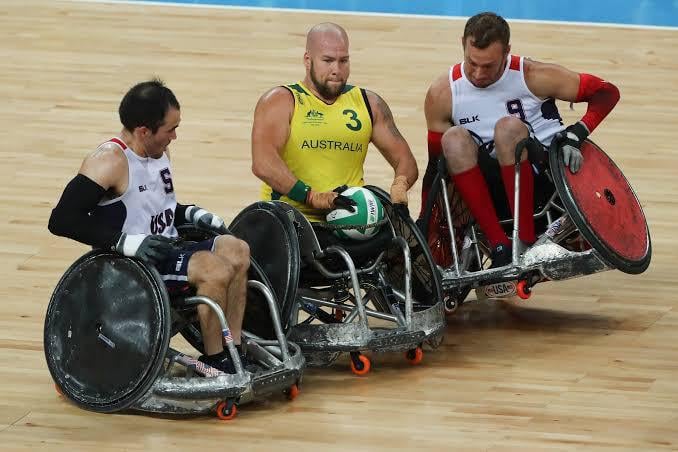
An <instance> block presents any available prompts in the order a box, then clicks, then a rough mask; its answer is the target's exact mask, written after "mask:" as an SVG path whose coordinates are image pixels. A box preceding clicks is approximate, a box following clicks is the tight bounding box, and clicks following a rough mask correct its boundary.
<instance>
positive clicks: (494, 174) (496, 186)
mask: <svg viewBox="0 0 678 452" xmlns="http://www.w3.org/2000/svg"><path fill="white" fill-rule="evenodd" d="M493 149H494V142H492V141H491V142H489V143H484V144H482V145H481V146H480V147H479V148H478V166H479V167H480V171H481V172H482V173H483V176H484V177H485V180H486V181H487V186H488V188H489V190H490V196H492V202H493V204H494V208H495V209H496V211H497V216H498V217H499V219H500V220H507V219H510V218H512V215H511V209H510V207H509V203H508V199H507V198H506V190H505V189H504V180H503V179H502V177H501V168H500V167H499V162H498V161H497V159H496V158H495V157H493V156H492V155H491V152H492V150H493ZM542 149H543V155H540V156H539V158H538V159H537V161H536V162H532V170H533V172H534V209H535V212H536V211H538V210H541V209H542V208H543V207H544V205H546V203H547V202H548V200H549V198H550V197H551V195H552V194H553V192H554V191H555V187H554V185H553V183H552V182H551V180H550V179H549V176H548V175H547V174H546V172H547V168H548V154H547V150H546V147H545V146H544V145H542Z"/></svg>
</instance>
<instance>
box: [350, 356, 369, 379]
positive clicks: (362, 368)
mask: <svg viewBox="0 0 678 452" xmlns="http://www.w3.org/2000/svg"><path fill="white" fill-rule="evenodd" d="M370 367H371V364H370V359H369V358H368V357H367V356H365V355H361V354H359V353H356V354H353V353H351V372H353V373H354V374H356V375H360V376H363V375H367V373H368V372H369V371H370Z"/></svg>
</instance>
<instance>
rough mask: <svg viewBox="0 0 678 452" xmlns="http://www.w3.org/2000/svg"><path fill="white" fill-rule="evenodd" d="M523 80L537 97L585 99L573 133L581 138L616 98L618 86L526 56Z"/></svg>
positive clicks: (572, 100) (603, 114) (606, 111)
mask: <svg viewBox="0 0 678 452" xmlns="http://www.w3.org/2000/svg"><path fill="white" fill-rule="evenodd" d="M525 81H526V83H527V87H528V88H529V89H530V91H532V93H534V94H535V95H536V96H537V97H540V98H546V97H553V98H556V99H560V100H564V101H568V102H587V103H588V106H587V109H586V114H585V115H584V116H583V117H582V118H581V120H580V121H579V123H580V125H579V126H577V127H578V129H579V133H575V134H576V135H577V137H578V139H579V141H580V142H581V141H582V140H583V139H584V138H585V137H586V136H587V135H588V134H589V133H591V132H593V129H595V128H596V127H597V126H598V125H599V124H600V123H601V122H602V120H603V119H605V117H606V116H607V115H608V114H609V113H610V112H611V111H612V109H613V108H614V106H615V105H616V104H617V102H618V101H619V89H617V87H616V86H614V85H613V84H612V83H610V82H607V81H605V80H602V79H600V78H598V77H596V76H595V75H590V74H578V73H576V72H572V71H570V70H568V69H565V68H564V67H562V66H558V65H556V64H546V63H539V62H537V61H531V60H526V61H525ZM575 125H576V124H575ZM582 125H583V126H582ZM568 130H569V128H568Z"/></svg>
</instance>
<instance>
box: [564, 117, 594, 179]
mask: <svg viewBox="0 0 678 452" xmlns="http://www.w3.org/2000/svg"><path fill="white" fill-rule="evenodd" d="M588 136H589V130H588V129H587V128H586V125H584V123H583V122H581V121H579V122H577V123H575V124H572V125H571V126H569V127H567V128H566V129H565V130H564V131H563V132H560V133H559V134H558V139H560V140H562V142H561V144H560V146H561V149H562V150H563V163H565V166H567V167H569V168H570V171H572V173H573V174H574V173H576V172H577V171H579V169H580V168H581V166H582V163H583V162H584V156H583V155H582V154H581V150H580V148H581V144H582V143H583V142H584V140H585V139H586V137H588Z"/></svg>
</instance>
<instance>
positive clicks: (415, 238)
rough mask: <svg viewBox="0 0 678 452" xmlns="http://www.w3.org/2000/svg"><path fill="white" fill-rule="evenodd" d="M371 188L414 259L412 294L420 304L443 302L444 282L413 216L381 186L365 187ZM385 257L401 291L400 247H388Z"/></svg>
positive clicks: (392, 279)
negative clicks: (397, 207)
mask: <svg viewBox="0 0 678 452" xmlns="http://www.w3.org/2000/svg"><path fill="white" fill-rule="evenodd" d="M365 188H369V189H370V190H372V191H373V192H374V193H375V194H376V195H377V196H378V197H379V200H380V201H381V202H382V204H383V205H384V211H385V213H386V215H387V216H388V218H389V221H390V224H391V226H392V227H393V230H394V231H395V233H396V235H399V236H401V237H403V238H404V239H405V241H407V243H408V245H409V248H410V254H411V259H412V276H413V277H412V296H413V298H414V301H415V302H416V303H418V304H420V305H426V306H432V305H434V304H436V303H438V302H440V301H442V283H441V276H440V273H439V272H438V269H437V267H436V265H435V263H434V262H433V257H432V256H431V253H430V250H429V248H428V244H427V242H426V239H425V238H424V236H423V234H422V233H421V231H419V228H418V227H417V226H416V225H415V224H414V222H413V221H412V218H410V217H409V216H408V215H405V214H404V213H402V212H398V211H396V210H395V209H394V208H393V204H391V200H390V197H389V196H388V194H387V193H386V192H385V191H383V190H382V189H380V188H379V187H374V186H366V187H365ZM386 260H387V262H388V269H387V273H388V274H387V275H386V277H387V279H388V282H389V283H390V284H391V285H392V286H393V287H396V288H397V289H399V290H404V288H405V285H404V279H403V275H404V264H403V262H402V260H403V254H402V250H401V249H400V247H391V248H389V250H388V252H387V255H386Z"/></svg>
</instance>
